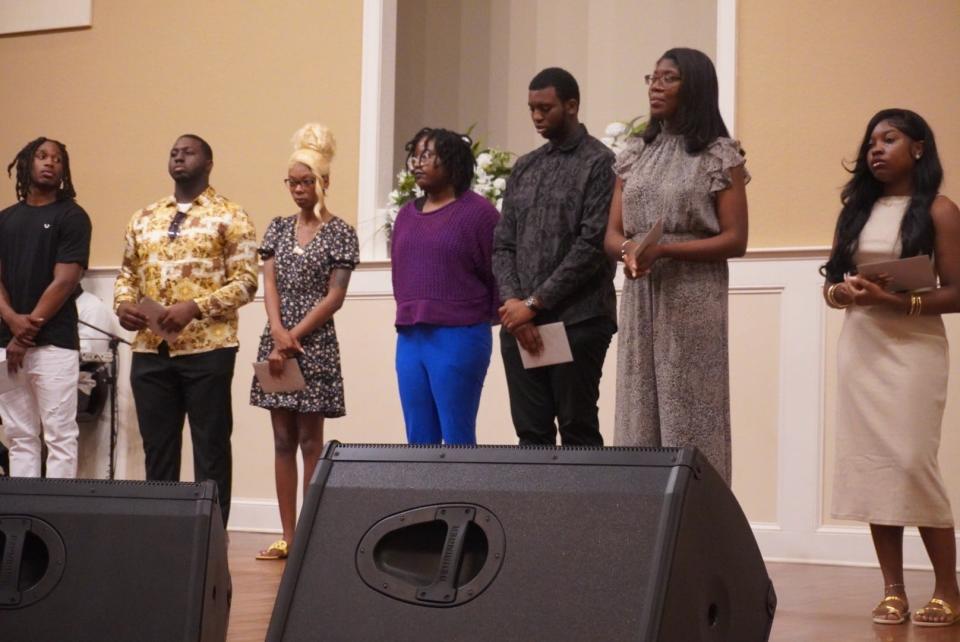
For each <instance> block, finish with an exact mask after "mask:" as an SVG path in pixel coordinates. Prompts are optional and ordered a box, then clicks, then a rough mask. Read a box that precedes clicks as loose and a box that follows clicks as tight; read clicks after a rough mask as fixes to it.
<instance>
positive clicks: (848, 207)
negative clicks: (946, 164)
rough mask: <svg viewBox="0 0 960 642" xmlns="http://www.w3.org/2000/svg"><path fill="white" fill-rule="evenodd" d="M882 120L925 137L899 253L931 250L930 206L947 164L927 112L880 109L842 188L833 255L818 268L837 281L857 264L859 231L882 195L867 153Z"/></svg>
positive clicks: (916, 137)
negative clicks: (940, 154)
mask: <svg viewBox="0 0 960 642" xmlns="http://www.w3.org/2000/svg"><path fill="white" fill-rule="evenodd" d="M882 121H887V122H888V123H890V126H891V127H894V128H896V129H897V130H899V131H900V132H902V133H903V134H904V135H905V136H906V137H907V138H909V139H910V140H912V141H915V142H922V143H923V154H922V155H921V156H920V159H919V160H917V162H916V163H915V164H914V166H913V194H912V196H911V197H910V204H909V205H908V206H907V211H906V213H905V214H904V215H903V221H902V222H901V223H900V242H901V245H902V248H903V249H902V251H901V252H900V257H901V258H906V257H909V256H916V255H918V254H930V253H932V252H933V236H934V231H933V219H932V218H931V217H930V206H931V205H932V204H933V199H935V198H936V197H937V192H938V191H939V190H940V184H941V183H942V182H943V167H942V166H941V165H940V156H939V155H938V154H937V143H936V141H935V140H934V137H933V130H931V129H930V126H929V125H928V124H927V121H925V120H924V119H923V117H921V116H920V115H919V114H917V113H915V112H912V111H910V110H909V109H884V110H882V111H878V112H877V113H876V115H874V117H873V118H871V119H870V122H869V123H868V124H867V130H866V132H864V134H863V141H862V142H861V143H860V151H859V152H857V161H856V163H855V164H854V166H853V169H850V170H848V171H849V172H850V173H851V174H852V175H853V176H851V177H850V180H849V181H848V182H847V184H846V185H844V186H843V191H842V192H841V193H840V202H841V203H843V208H842V209H841V210H840V216H839V218H838V219H837V228H836V232H835V234H834V239H835V240H834V243H833V250H832V251H831V252H830V259H829V260H828V261H827V262H826V263H825V264H824V265H823V266H822V267H821V268H820V273H821V274H823V275H824V276H825V277H826V278H827V279H828V280H829V281H831V282H833V283H839V282H840V281H842V280H843V275H844V274H846V273H847V272H853V271H854V270H855V266H854V263H853V255H854V254H855V253H856V251H857V241H858V239H859V238H860V232H862V231H863V226H864V225H866V224H867V220H869V218H870V211H871V210H872V209H873V204H874V203H876V201H877V199H878V198H880V197H881V196H882V195H883V183H881V182H880V181H878V180H877V179H876V178H874V176H873V174H871V173H870V166H869V164H868V159H867V154H868V153H869V151H870V136H871V135H872V134H873V130H874V129H875V128H876V126H877V125H878V124H880V123H881V122H882Z"/></svg>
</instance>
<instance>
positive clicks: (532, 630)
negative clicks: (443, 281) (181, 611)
mask: <svg viewBox="0 0 960 642" xmlns="http://www.w3.org/2000/svg"><path fill="white" fill-rule="evenodd" d="M775 609H776V594H775V593H774V590H773V585H772V583H771V582H770V578H769V577H768V576H767V572H766V568H765V567H764V564H763V560H762V559H761V557H760V552H759V550H758V548H757V544H756V541H755V540H754V538H753V535H752V533H751V531H750V527H749V525H748V524H747V520H746V518H745V517H744V515H743V511H741V509H740V506H739V505H738V504H737V501H736V499H734V497H733V494H732V493H731V492H730V489H729V488H728V487H727V486H726V484H724V482H723V481H722V480H721V479H720V477H719V476H718V475H717V473H716V471H714V469H713V468H712V467H711V466H710V465H709V464H708V463H707V461H706V459H705V458H704V457H703V456H702V455H701V454H700V453H699V452H698V451H696V450H695V449H683V450H681V449H666V448H664V449H659V448H658V449H639V448H549V447H545V448H527V447H498V446H488V447H483V446H481V447H442V446H436V447H417V446H370V445H342V444H338V443H337V442H331V443H329V444H327V447H326V449H325V451H324V455H323V458H322V459H321V461H320V465H319V466H318V467H317V472H316V474H315V476H314V478H313V480H312V483H311V485H310V490H309V492H308V494H307V499H306V501H305V502H304V506H303V511H302V514H301V518H300V524H299V525H298V526H297V533H296V538H295V541H294V546H293V551H292V553H291V556H290V559H289V560H288V561H287V567H286V570H285V572H284V574H283V580H282V581H281V584H280V592H279V594H278V596H277V602H276V605H275V606H274V611H273V617H272V619H271V622H270V628H269V631H268V633H267V640H268V641H271V642H278V641H280V640H286V641H293V640H351V641H353V640H417V641H420V640H425V639H428V640H445V641H446V640H481V641H484V642H492V641H498V642H499V641H501V640H518V641H521V640H522V641H524V642H530V641H534V640H550V641H551V642H553V641H559V640H587V641H598V640H603V641H613V640H643V641H663V642H697V641H698V640H702V641H705V642H754V641H759V640H767V639H768V637H769V634H770V627H771V625H772V623H773V614H774V611H775Z"/></svg>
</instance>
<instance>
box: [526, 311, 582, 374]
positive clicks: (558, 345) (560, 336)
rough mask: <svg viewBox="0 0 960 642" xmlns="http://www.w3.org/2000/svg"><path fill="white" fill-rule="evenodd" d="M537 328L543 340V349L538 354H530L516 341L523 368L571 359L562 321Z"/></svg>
mask: <svg viewBox="0 0 960 642" xmlns="http://www.w3.org/2000/svg"><path fill="white" fill-rule="evenodd" d="M537 330H538V331H539V332H540V340H541V341H543V350H541V351H540V354H531V353H529V352H527V351H526V350H524V348H523V346H522V345H520V343H519V342H518V343H517V347H518V348H520V360H521V361H522V362H523V367H524V368H526V369H527V370H529V369H530V368H540V367H543V366H552V365H556V364H558V363H569V362H571V361H573V353H571V352H570V341H569V339H567V329H566V328H564V327H563V322H562V321H557V322H556V323H545V324H544V325H538V326H537Z"/></svg>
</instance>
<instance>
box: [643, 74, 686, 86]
mask: <svg viewBox="0 0 960 642" xmlns="http://www.w3.org/2000/svg"><path fill="white" fill-rule="evenodd" d="M643 80H644V82H646V83H647V84H648V85H652V84H653V83H656V82H659V83H660V84H661V85H662V86H664V87H669V86H670V85H675V84H677V83H678V82H680V81H681V80H682V78H681V77H680V76H678V75H676V74H647V75H646V76H644V77H643Z"/></svg>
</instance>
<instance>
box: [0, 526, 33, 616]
mask: <svg viewBox="0 0 960 642" xmlns="http://www.w3.org/2000/svg"><path fill="white" fill-rule="evenodd" d="M28 530H30V520H28V519H22V518H21V519H0V533H3V535H4V542H5V543H4V547H3V550H2V551H0V553H2V554H3V557H2V558H0V604H4V605H8V606H9V605H16V604H19V603H20V591H18V590H17V584H18V582H19V580H20V564H21V563H22V562H23V544H24V542H25V541H26V539H27V531H28Z"/></svg>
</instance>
